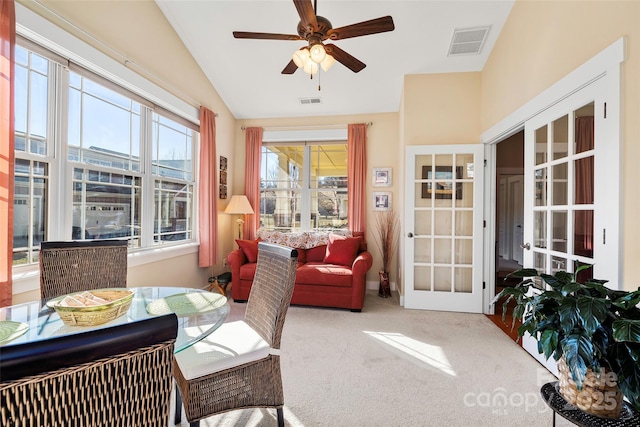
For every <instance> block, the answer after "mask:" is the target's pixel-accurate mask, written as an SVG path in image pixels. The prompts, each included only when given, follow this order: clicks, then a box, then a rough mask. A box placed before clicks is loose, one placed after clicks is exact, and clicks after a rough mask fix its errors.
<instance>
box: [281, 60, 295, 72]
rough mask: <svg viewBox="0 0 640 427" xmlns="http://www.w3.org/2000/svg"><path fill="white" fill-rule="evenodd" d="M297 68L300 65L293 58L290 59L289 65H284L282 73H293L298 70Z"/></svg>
mask: <svg viewBox="0 0 640 427" xmlns="http://www.w3.org/2000/svg"><path fill="white" fill-rule="evenodd" d="M297 69H298V66H297V65H296V63H295V62H293V59H292V60H291V61H289V63H288V64H287V66H286V67H284V69H283V70H282V74H293V73H295V72H296V70H297Z"/></svg>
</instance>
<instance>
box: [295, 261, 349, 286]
mask: <svg viewBox="0 0 640 427" xmlns="http://www.w3.org/2000/svg"><path fill="white" fill-rule="evenodd" d="M352 277H353V272H352V271H351V268H349V267H345V266H344V265H335V264H324V263H321V262H307V263H306V264H305V265H303V266H302V267H298V270H297V271H296V284H297V283H301V284H307V285H327V286H339V287H351V283H352V280H351V278H352Z"/></svg>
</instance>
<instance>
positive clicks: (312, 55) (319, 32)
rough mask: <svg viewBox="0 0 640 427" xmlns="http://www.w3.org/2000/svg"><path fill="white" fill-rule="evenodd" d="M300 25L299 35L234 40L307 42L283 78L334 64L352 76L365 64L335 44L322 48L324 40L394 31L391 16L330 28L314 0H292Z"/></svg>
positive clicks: (242, 34) (259, 35) (239, 33)
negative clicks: (342, 67)
mask: <svg viewBox="0 0 640 427" xmlns="http://www.w3.org/2000/svg"><path fill="white" fill-rule="evenodd" d="M293 3H294V5H295V6H296V10H297V11H298V15H300V22H299V23H298V35H295V34H274V33H252V32H245V31H234V32H233V36H234V37H235V38H237V39H261V40H296V41H297V40H306V41H307V43H308V45H307V46H304V47H302V48H301V49H300V50H298V51H296V52H295V53H294V55H293V59H292V60H291V61H289V63H288V64H287V66H286V67H284V69H283V70H282V74H293V73H295V71H296V70H297V69H298V68H302V69H303V70H304V71H305V72H306V73H308V74H311V75H313V74H315V73H317V72H318V67H319V66H320V67H322V69H323V70H325V71H327V70H328V69H329V67H331V65H333V63H334V62H335V61H338V62H340V63H341V64H343V65H344V66H345V67H347V68H349V69H350V70H351V71H353V72H354V73H357V72H360V71H362V69H364V67H366V64H365V63H363V62H362V61H360V60H359V59H357V58H355V57H354V56H352V55H350V54H349V53H347V52H345V51H344V50H342V49H340V48H339V47H338V46H336V45H334V44H330V43H329V44H324V43H323V42H324V41H325V40H342V39H348V38H352V37H361V36H367V35H370V34H378V33H384V32H387V31H393V30H394V28H395V26H394V24H393V19H392V18H391V16H384V17H382V18H376V19H371V20H369V21H363V22H359V23H357V24H352V25H347V26H344V27H340V28H333V26H332V25H331V22H330V21H329V20H328V19H327V18H325V17H323V16H320V15H316V11H317V10H318V4H317V0H315V4H313V5H312V4H311V0H293Z"/></svg>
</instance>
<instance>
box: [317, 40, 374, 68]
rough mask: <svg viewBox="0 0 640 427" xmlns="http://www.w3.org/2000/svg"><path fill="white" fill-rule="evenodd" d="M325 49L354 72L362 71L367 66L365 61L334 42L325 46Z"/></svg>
mask: <svg viewBox="0 0 640 427" xmlns="http://www.w3.org/2000/svg"><path fill="white" fill-rule="evenodd" d="M324 49H325V51H326V52H327V53H328V54H329V55H331V56H333V58H334V59H335V60H336V61H338V62H339V63H341V64H342V65H344V66H345V67H347V68H348V69H350V70H351V71H353V72H354V73H358V72H360V71H362V70H363V69H364V67H366V66H367V65H366V64H365V63H364V62H362V61H360V60H359V59H357V58H355V57H354V56H352V55H350V54H348V53H347V52H345V51H344V50H342V49H340V48H339V47H338V46H336V45H334V44H327V45H325V46H324Z"/></svg>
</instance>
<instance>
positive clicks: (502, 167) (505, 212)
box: [488, 130, 524, 340]
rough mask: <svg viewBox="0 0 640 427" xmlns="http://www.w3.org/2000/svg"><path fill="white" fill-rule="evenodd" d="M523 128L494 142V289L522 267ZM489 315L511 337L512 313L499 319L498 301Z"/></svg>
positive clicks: (512, 281) (513, 332)
mask: <svg viewBox="0 0 640 427" xmlns="http://www.w3.org/2000/svg"><path fill="white" fill-rule="evenodd" d="M523 193H524V130H521V131H520V132H517V133H516V134H514V135H512V136H510V137H508V138H505V139H504V140H502V141H500V142H498V143H497V144H496V206H495V223H496V227H495V239H494V240H495V244H494V247H495V260H496V263H495V293H496V294H498V293H499V292H500V291H502V290H503V289H504V288H505V287H507V286H513V285H515V284H516V283H518V282H519V280H517V279H515V278H513V277H510V276H509V273H511V272H513V271H515V270H518V269H520V268H522V266H523V264H522V256H523V254H522V248H521V247H520V245H521V244H522V242H523V221H524V196H523ZM488 316H489V318H490V319H491V320H492V321H493V322H494V323H495V324H496V326H498V327H499V328H500V329H501V330H502V331H504V332H505V333H506V334H507V335H509V336H510V337H511V338H512V339H514V340H515V339H516V338H517V333H516V329H515V328H513V329H512V328H511V325H512V320H513V319H512V317H511V316H510V315H508V316H507V317H506V318H505V320H504V321H503V320H502V301H499V302H498V303H497V304H496V311H495V314H493V315H488Z"/></svg>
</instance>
